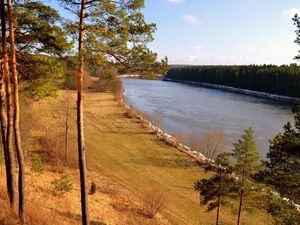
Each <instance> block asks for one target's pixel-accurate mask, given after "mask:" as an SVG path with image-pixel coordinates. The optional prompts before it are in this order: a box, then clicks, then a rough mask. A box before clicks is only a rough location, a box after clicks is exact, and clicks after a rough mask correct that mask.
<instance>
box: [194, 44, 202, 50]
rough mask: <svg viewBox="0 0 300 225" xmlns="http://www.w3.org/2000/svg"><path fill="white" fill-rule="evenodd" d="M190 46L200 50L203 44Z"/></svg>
mask: <svg viewBox="0 0 300 225" xmlns="http://www.w3.org/2000/svg"><path fill="white" fill-rule="evenodd" d="M192 48H193V49H195V50H202V49H203V46H202V45H193V46H192Z"/></svg>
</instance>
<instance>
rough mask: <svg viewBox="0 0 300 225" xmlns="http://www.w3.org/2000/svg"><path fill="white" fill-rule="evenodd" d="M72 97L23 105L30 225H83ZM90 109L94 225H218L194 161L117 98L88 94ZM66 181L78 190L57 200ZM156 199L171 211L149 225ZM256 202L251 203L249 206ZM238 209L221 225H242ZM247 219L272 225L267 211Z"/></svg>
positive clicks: (228, 211) (247, 214)
mask: <svg viewBox="0 0 300 225" xmlns="http://www.w3.org/2000/svg"><path fill="white" fill-rule="evenodd" d="M66 95H67V92H66V91H60V95H59V97H58V98H56V99H53V98H52V99H51V98H47V99H44V100H42V101H39V102H30V101H23V102H24V103H25V104H24V105H23V112H25V113H24V114H23V116H22V119H23V120H22V123H21V126H22V127H23V129H22V135H23V140H24V143H23V145H24V149H25V150H26V151H27V153H26V161H27V168H28V169H27V172H26V181H27V189H26V191H27V203H28V212H27V217H28V220H29V221H30V224H52V225H54V224H80V196H79V179H78V178H79V175H78V170H77V162H76V158H77V148H76V147H77V146H76V114H75V113H76V112H75V110H76V109H75V102H76V101H75V99H76V93H75V92H71V91H70V92H69V103H70V107H69V111H70V114H69V121H70V124H69V130H70V133H69V138H68V140H69V160H68V163H66V161H65V160H63V159H64V157H65V152H64V151H65V149H64V130H65V115H66ZM84 107H85V111H84V114H85V117H84V122H85V132H86V149H87V162H88V182H89V187H90V185H91V183H92V181H93V182H94V183H95V184H96V187H97V192H96V193H95V194H94V195H89V201H90V212H91V220H92V221H93V222H92V224H98V225H99V224H111V225H113V224H115V225H126V224H128V225H129V224H130V225H135V224H145V225H147V224H149V225H155V224H157V225H158V224H160V225H169V224H175V225H200V224H205V225H210V224H215V211H211V212H208V211H207V209H206V207H205V206H200V205H199V194H198V193H197V192H196V191H194V189H193V186H194V182H195V181H197V180H198V179H199V178H202V177H205V176H208V175H207V174H205V173H204V170H203V168H201V167H199V165H197V163H196V162H195V161H194V160H193V159H191V158H189V157H188V156H187V155H185V154H184V153H181V152H179V151H177V149H176V148H173V147H171V146H168V145H167V144H165V143H164V142H163V141H162V140H160V139H159V138H158V137H156V135H155V134H153V133H152V132H151V131H150V130H147V129H145V128H144V127H143V126H142V125H141V123H140V121H139V120H138V119H135V118H129V117H128V115H127V114H126V111H125V110H124V109H123V108H122V107H121V106H120V105H119V103H118V102H117V100H116V99H115V97H114V95H113V94H112V93H95V92H92V91H90V92H88V93H86V94H85V98H84ZM33 153H39V154H40V155H41V157H42V159H43V164H44V172H43V173H42V174H40V175H37V174H36V173H35V172H34V171H31V170H30V168H31V167H32V165H31V162H30V159H31V156H32V154H33ZM62 173H63V174H65V175H67V176H68V177H69V179H70V180H71V182H72V186H73V189H72V190H71V191H70V192H68V193H66V194H65V195H58V194H57V193H56V192H55V191H53V185H52V184H51V182H52V181H53V180H55V179H58V178H59V177H60V176H61V174H62ZM3 174H4V171H3V170H2V171H1V185H2V190H1V193H2V194H1V201H0V208H3V207H4V205H5V204H6V203H5V202H6V201H5V194H3V193H4V187H3V186H4V185H3V183H4V181H3V176H2V175H3ZM153 191H154V192H156V193H160V194H162V195H164V197H165V198H166V203H165V207H164V209H163V210H162V211H161V212H160V213H159V214H157V215H156V216H155V217H154V218H153V219H149V218H148V217H146V216H144V215H143V213H142V212H143V208H144V204H145V202H147V200H145V199H146V198H147V197H148V196H149V194H151V193H153ZM252 198H253V196H248V198H247V196H246V199H245V202H246V205H247V201H252V200H253V199H252ZM237 207H238V204H237V202H235V201H233V202H231V203H230V204H229V207H226V208H222V212H221V222H222V224H228V225H229V224H233V223H235V220H236V211H237ZM6 210H7V209H6ZM0 211H3V210H0ZM3 212H4V211H3ZM7 215H9V214H8V213H4V214H3V215H2V214H1V213H0V221H6V222H3V224H13V223H9V220H8V218H7ZM5 217H6V219H5ZM9 217H10V216H9ZM242 219H243V224H249V225H250V224H255V225H260V224H261V225H268V224H272V219H271V217H270V216H269V215H268V214H267V213H266V212H265V211H264V210H254V209H252V210H245V211H244V212H243V215H242Z"/></svg>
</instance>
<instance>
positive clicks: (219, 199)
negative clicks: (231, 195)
mask: <svg viewBox="0 0 300 225" xmlns="http://www.w3.org/2000/svg"><path fill="white" fill-rule="evenodd" d="M219 177H220V179H219V186H218V192H219V193H218V206H217V221H216V225H219V216H220V205H221V177H222V172H221V171H220V172H219Z"/></svg>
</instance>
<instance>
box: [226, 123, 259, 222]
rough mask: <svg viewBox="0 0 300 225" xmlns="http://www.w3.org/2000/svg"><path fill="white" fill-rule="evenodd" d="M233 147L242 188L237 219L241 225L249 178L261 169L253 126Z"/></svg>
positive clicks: (235, 169)
mask: <svg viewBox="0 0 300 225" xmlns="http://www.w3.org/2000/svg"><path fill="white" fill-rule="evenodd" d="M233 147H234V148H233V150H232V151H233V157H234V158H235V160H236V164H235V166H234V171H235V172H236V174H237V175H238V178H239V189H240V199H239V211H238V219H237V225H239V224H240V221H241V213H242V206H243V197H244V192H245V190H246V183H247V181H248V180H249V179H251V177H252V175H254V174H255V173H257V171H259V169H260V168H261V166H260V163H259V159H260V157H259V154H258V151H257V148H256V143H255V139H254V134H253V130H252V128H251V127H250V128H248V129H247V130H245V134H244V135H242V137H241V139H240V140H238V142H237V143H235V144H233Z"/></svg>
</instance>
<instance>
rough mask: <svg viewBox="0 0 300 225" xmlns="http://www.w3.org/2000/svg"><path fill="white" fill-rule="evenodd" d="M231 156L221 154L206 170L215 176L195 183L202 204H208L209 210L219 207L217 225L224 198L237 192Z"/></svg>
mask: <svg viewBox="0 0 300 225" xmlns="http://www.w3.org/2000/svg"><path fill="white" fill-rule="evenodd" d="M230 156H231V154H230V153H221V154H219V155H218V156H217V158H216V160H215V162H212V163H210V164H208V165H207V166H206V168H205V171H206V172H214V176H212V177H211V178H209V179H201V180H199V181H197V182H196V183H195V190H198V191H199V192H200V196H201V197H200V199H201V200H200V203H201V204H203V205H207V204H208V210H213V209H214V208H216V207H217V215H216V225H218V224H219V218H220V207H221V205H222V204H224V201H222V198H224V197H226V196H228V195H229V194H230V193H232V192H236V191H237V189H236V185H235V179H234V177H233V176H232V174H231V172H232V166H231V163H230Z"/></svg>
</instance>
